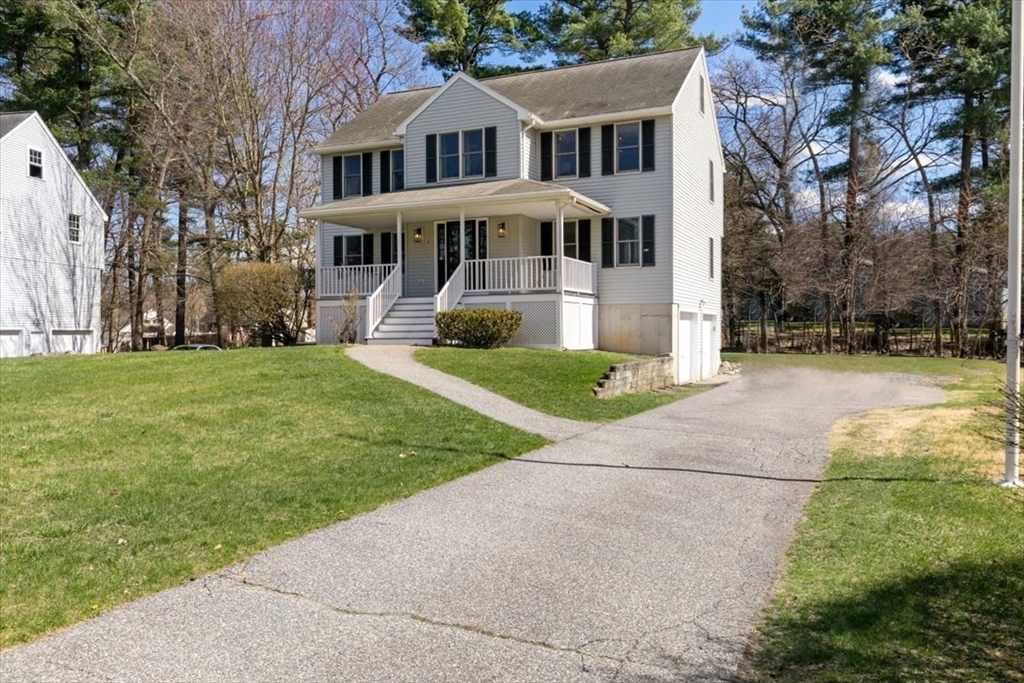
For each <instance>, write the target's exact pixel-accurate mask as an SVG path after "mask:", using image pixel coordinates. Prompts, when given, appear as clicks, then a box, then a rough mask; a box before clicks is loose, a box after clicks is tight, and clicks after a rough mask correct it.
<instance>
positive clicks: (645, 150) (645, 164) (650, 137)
mask: <svg viewBox="0 0 1024 683" xmlns="http://www.w3.org/2000/svg"><path fill="white" fill-rule="evenodd" d="M640 137H641V138H642V140H641V143H642V145H643V147H642V149H641V150H640V152H641V153H640V170H641V171H653V170H654V119H647V120H646V121H641V122H640Z"/></svg>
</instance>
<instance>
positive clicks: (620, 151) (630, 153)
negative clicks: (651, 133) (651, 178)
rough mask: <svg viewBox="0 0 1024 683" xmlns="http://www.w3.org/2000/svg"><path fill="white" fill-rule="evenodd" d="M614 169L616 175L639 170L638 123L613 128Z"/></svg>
mask: <svg viewBox="0 0 1024 683" xmlns="http://www.w3.org/2000/svg"><path fill="white" fill-rule="evenodd" d="M615 169H616V171H617V172H618V173H623V172H628V171H639V170H640V123H639V122H637V123H620V124H617V125H616V126H615Z"/></svg>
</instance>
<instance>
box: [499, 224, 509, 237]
mask: <svg viewBox="0 0 1024 683" xmlns="http://www.w3.org/2000/svg"><path fill="white" fill-rule="evenodd" d="M507 234H508V233H507V232H506V231H505V224H504V223H498V237H504V236H505V235H507Z"/></svg>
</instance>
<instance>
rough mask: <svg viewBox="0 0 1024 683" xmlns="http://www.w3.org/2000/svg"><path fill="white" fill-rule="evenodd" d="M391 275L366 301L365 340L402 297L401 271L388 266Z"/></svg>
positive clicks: (370, 336)
mask: <svg viewBox="0 0 1024 683" xmlns="http://www.w3.org/2000/svg"><path fill="white" fill-rule="evenodd" d="M390 267H391V269H392V270H391V274H390V275H388V276H387V277H386V278H384V282H382V283H381V285H380V287H378V288H377V289H376V290H374V292H373V294H371V295H370V296H369V297H367V299H366V338H367V339H370V338H372V337H373V331H374V330H376V329H377V325H380V321H381V320H383V319H384V316H386V315H387V314H388V311H390V310H391V307H392V306H394V305H395V302H396V301H398V297H400V296H402V269H401V268H399V267H398V266H394V265H393V266H390Z"/></svg>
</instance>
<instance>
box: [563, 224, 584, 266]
mask: <svg viewBox="0 0 1024 683" xmlns="http://www.w3.org/2000/svg"><path fill="white" fill-rule="evenodd" d="M562 248H563V255H564V256H565V257H566V258H574V259H578V258H579V257H580V237H579V228H578V226H577V223H576V221H565V222H564V223H562Z"/></svg>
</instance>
